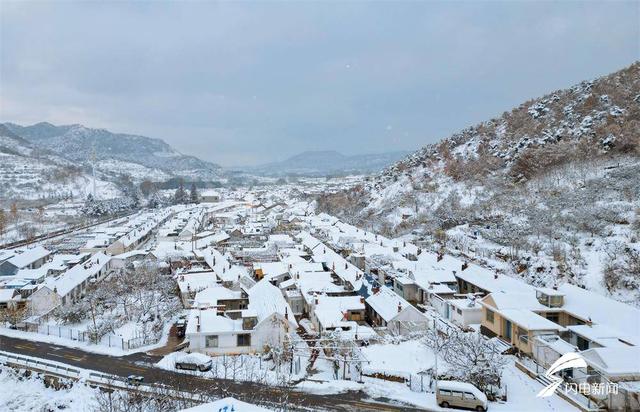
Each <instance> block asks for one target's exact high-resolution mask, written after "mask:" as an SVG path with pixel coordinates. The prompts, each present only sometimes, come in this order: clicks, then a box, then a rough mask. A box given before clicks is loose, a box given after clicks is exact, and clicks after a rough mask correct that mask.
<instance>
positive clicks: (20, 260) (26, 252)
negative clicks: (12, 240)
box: [0, 246, 51, 276]
mask: <svg viewBox="0 0 640 412" xmlns="http://www.w3.org/2000/svg"><path fill="white" fill-rule="evenodd" d="M49 255H51V252H50V251H48V250H47V249H45V248H44V247H42V246H36V247H29V248H24V249H15V250H14V251H13V256H12V257H10V258H9V259H6V260H4V261H3V262H1V263H0V276H13V275H15V274H16V273H17V272H18V271H19V270H20V269H37V268H39V267H40V266H42V265H43V264H44V263H45V262H46V261H47V258H48V257H49Z"/></svg>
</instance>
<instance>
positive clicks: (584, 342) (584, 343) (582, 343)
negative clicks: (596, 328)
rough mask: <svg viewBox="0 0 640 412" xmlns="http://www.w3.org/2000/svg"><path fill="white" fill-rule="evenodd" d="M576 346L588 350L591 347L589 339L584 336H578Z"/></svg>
mask: <svg viewBox="0 0 640 412" xmlns="http://www.w3.org/2000/svg"><path fill="white" fill-rule="evenodd" d="M576 346H577V347H578V349H580V350H587V349H589V341H588V340H586V339H585V338H583V337H582V336H576Z"/></svg>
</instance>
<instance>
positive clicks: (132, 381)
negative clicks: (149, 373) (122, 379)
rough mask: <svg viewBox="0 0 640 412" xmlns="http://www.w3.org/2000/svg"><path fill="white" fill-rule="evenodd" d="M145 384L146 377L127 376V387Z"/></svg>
mask: <svg viewBox="0 0 640 412" xmlns="http://www.w3.org/2000/svg"><path fill="white" fill-rule="evenodd" d="M142 382H144V376H139V375H129V376H127V385H134V386H138V385H140V384H142Z"/></svg>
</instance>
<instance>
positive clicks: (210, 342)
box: [206, 335, 218, 348]
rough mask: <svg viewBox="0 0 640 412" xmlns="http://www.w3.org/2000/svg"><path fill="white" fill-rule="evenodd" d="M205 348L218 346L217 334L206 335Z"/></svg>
mask: <svg viewBox="0 0 640 412" xmlns="http://www.w3.org/2000/svg"><path fill="white" fill-rule="evenodd" d="M206 338H207V344H206V346H207V348H217V347H218V335H210V336H207V337H206Z"/></svg>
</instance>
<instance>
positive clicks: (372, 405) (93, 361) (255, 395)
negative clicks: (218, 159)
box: [0, 336, 424, 411]
mask: <svg viewBox="0 0 640 412" xmlns="http://www.w3.org/2000/svg"><path fill="white" fill-rule="evenodd" d="M0 350H2V351H5V352H12V353H15V354H18V355H27V356H34V357H38V358H41V359H46V360H51V361H57V362H63V363H66V364H68V365H71V366H75V367H79V368H85V369H92V370H95V371H98V372H103V373H109V374H113V375H118V376H121V377H125V376H128V375H140V376H144V380H145V383H163V384H165V385H169V386H172V387H174V388H175V389H177V390H183V391H188V392H194V391H197V392H201V393H206V394H207V395H210V396H212V397H216V398H218V397H226V396H233V397H235V398H237V399H240V400H244V401H247V402H251V401H255V400H256V399H262V400H265V401H270V402H273V403H277V404H282V402H283V396H284V395H283V394H282V392H279V391H278V390H277V389H275V388H273V387H271V386H267V385H260V384H255V383H244V382H234V381H231V380H225V379H205V378H200V377H197V376H191V375H184V374H181V373H177V372H172V371H167V370H163V369H159V368H156V367H154V366H152V364H154V363H156V362H158V361H159V360H160V359H161V357H159V356H153V355H149V354H145V353H135V354H132V355H127V356H122V357H115V356H108V355H99V354H94V353H90V352H85V351H83V350H80V349H74V348H67V347H64V346H59V345H53V344H49V343H45V342H32V341H28V340H24V339H18V338H10V337H5V336H0ZM287 396H288V401H289V403H290V404H291V405H292V406H296V405H297V406H302V407H307V408H311V409H313V410H319V411H418V410H424V409H416V408H414V407H411V406H407V405H400V404H396V405H392V404H390V403H387V402H389V400H387V399H371V398H369V397H368V396H367V395H366V394H364V393H362V392H347V393H344V394H339V395H314V394H308V393H302V392H295V391H294V392H290V393H288V394H287Z"/></svg>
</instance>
